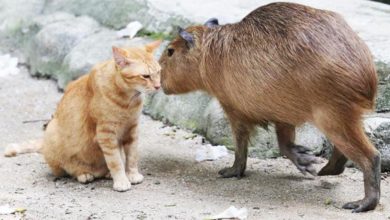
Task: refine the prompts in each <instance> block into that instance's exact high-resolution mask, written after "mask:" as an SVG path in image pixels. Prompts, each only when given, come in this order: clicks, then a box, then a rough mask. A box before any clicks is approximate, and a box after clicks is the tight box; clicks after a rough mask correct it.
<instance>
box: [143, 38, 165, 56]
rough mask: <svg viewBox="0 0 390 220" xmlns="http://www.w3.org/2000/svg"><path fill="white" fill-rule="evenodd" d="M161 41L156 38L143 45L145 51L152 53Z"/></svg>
mask: <svg viewBox="0 0 390 220" xmlns="http://www.w3.org/2000/svg"><path fill="white" fill-rule="evenodd" d="M161 43H162V40H156V41H153V42H152V43H148V44H146V45H145V49H146V52H148V53H153V52H154V51H155V50H156V49H157V48H158V47H159V46H160V45H161Z"/></svg>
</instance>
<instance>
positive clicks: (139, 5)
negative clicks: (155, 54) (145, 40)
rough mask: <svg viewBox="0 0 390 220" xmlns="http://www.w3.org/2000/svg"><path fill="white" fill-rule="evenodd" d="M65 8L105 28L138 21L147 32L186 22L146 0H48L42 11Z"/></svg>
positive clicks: (164, 29) (49, 11)
mask: <svg viewBox="0 0 390 220" xmlns="http://www.w3.org/2000/svg"><path fill="white" fill-rule="evenodd" d="M55 11H66V12H69V13H73V14H75V15H88V16H91V17H93V18H94V19H96V20H97V21H98V22H99V23H101V24H102V25H104V26H107V27H109V28H114V29H119V28H123V27H125V26H126V25H127V24H128V23H129V22H131V21H140V22H141V23H142V24H143V25H144V26H145V27H146V28H147V29H148V30H149V31H160V32H169V31H170V30H171V27H172V25H184V24H189V22H188V20H186V19H184V18H183V17H182V16H180V15H177V14H174V13H165V12H163V11H160V10H159V9H158V8H153V7H149V3H148V1H146V0H126V1H124V0H88V1H86V0H81V1H79V0H51V1H47V5H46V7H45V13H52V12H55Z"/></svg>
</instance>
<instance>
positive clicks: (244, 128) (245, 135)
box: [218, 117, 254, 178]
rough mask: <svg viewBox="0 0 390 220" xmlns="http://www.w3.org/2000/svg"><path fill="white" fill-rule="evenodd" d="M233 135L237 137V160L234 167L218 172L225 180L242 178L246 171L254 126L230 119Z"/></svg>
mask: <svg viewBox="0 0 390 220" xmlns="http://www.w3.org/2000/svg"><path fill="white" fill-rule="evenodd" d="M229 120H230V124H231V127H232V131H233V135H234V137H235V142H236V149H235V159H234V163H233V166H232V167H226V168H224V169H222V170H220V171H219V172H218V174H219V175H221V176H222V177H224V178H230V177H238V178H240V177H242V176H244V172H245V169H246V159H247V157H248V143H249V138H250V135H251V133H252V131H253V128H254V126H253V125H251V124H245V123H242V122H240V121H238V120H235V119H234V118H232V117H229Z"/></svg>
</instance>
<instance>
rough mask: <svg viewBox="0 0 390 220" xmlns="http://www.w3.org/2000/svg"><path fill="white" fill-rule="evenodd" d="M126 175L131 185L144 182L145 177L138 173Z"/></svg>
mask: <svg viewBox="0 0 390 220" xmlns="http://www.w3.org/2000/svg"><path fill="white" fill-rule="evenodd" d="M126 175H127V178H128V179H129V181H130V183H131V184H139V183H142V181H144V176H143V175H142V174H140V173H138V172H134V173H127V174H126Z"/></svg>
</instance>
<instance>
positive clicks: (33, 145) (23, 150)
mask: <svg viewBox="0 0 390 220" xmlns="http://www.w3.org/2000/svg"><path fill="white" fill-rule="evenodd" d="M41 147H42V140H31V141H27V142H24V143H20V144H9V145H8V146H7V147H6V148H5V151H4V156H6V157H15V156H17V155H19V154H27V153H35V152H37V153H40V151H41Z"/></svg>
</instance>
